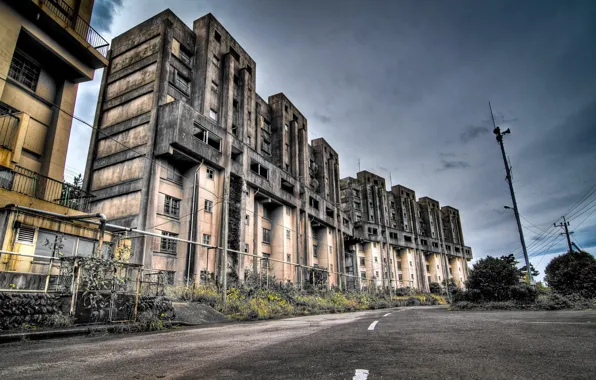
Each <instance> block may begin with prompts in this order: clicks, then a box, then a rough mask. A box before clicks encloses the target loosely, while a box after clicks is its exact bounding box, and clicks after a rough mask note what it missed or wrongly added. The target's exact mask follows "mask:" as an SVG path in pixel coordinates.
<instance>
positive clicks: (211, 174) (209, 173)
mask: <svg viewBox="0 0 596 380" xmlns="http://www.w3.org/2000/svg"><path fill="white" fill-rule="evenodd" d="M205 172H206V173H207V178H208V179H213V176H214V174H215V170H213V169H212V168H209V167H208V168H206V169H205Z"/></svg>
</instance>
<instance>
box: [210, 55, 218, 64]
mask: <svg viewBox="0 0 596 380" xmlns="http://www.w3.org/2000/svg"><path fill="white" fill-rule="evenodd" d="M211 62H213V64H214V65H215V66H216V67H219V58H218V57H217V56H215V55H214V56H213V58H212V59H211Z"/></svg>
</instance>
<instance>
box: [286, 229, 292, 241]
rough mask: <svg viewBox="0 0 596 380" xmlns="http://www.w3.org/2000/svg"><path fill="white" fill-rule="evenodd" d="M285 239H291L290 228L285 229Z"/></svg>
mask: <svg viewBox="0 0 596 380" xmlns="http://www.w3.org/2000/svg"><path fill="white" fill-rule="evenodd" d="M286 239H288V240H291V239H292V236H291V233H290V230H286Z"/></svg>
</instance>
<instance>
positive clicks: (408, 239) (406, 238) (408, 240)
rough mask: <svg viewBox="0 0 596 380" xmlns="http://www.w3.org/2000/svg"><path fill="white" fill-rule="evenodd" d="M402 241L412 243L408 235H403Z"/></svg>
mask: <svg viewBox="0 0 596 380" xmlns="http://www.w3.org/2000/svg"><path fill="white" fill-rule="evenodd" d="M404 240H405V241H407V242H408V243H411V242H412V237H411V236H408V235H404Z"/></svg>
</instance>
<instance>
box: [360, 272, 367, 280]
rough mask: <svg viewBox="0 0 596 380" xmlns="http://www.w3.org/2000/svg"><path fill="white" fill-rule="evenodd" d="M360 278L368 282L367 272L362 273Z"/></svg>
mask: <svg viewBox="0 0 596 380" xmlns="http://www.w3.org/2000/svg"><path fill="white" fill-rule="evenodd" d="M360 278H361V279H363V280H366V272H360Z"/></svg>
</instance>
